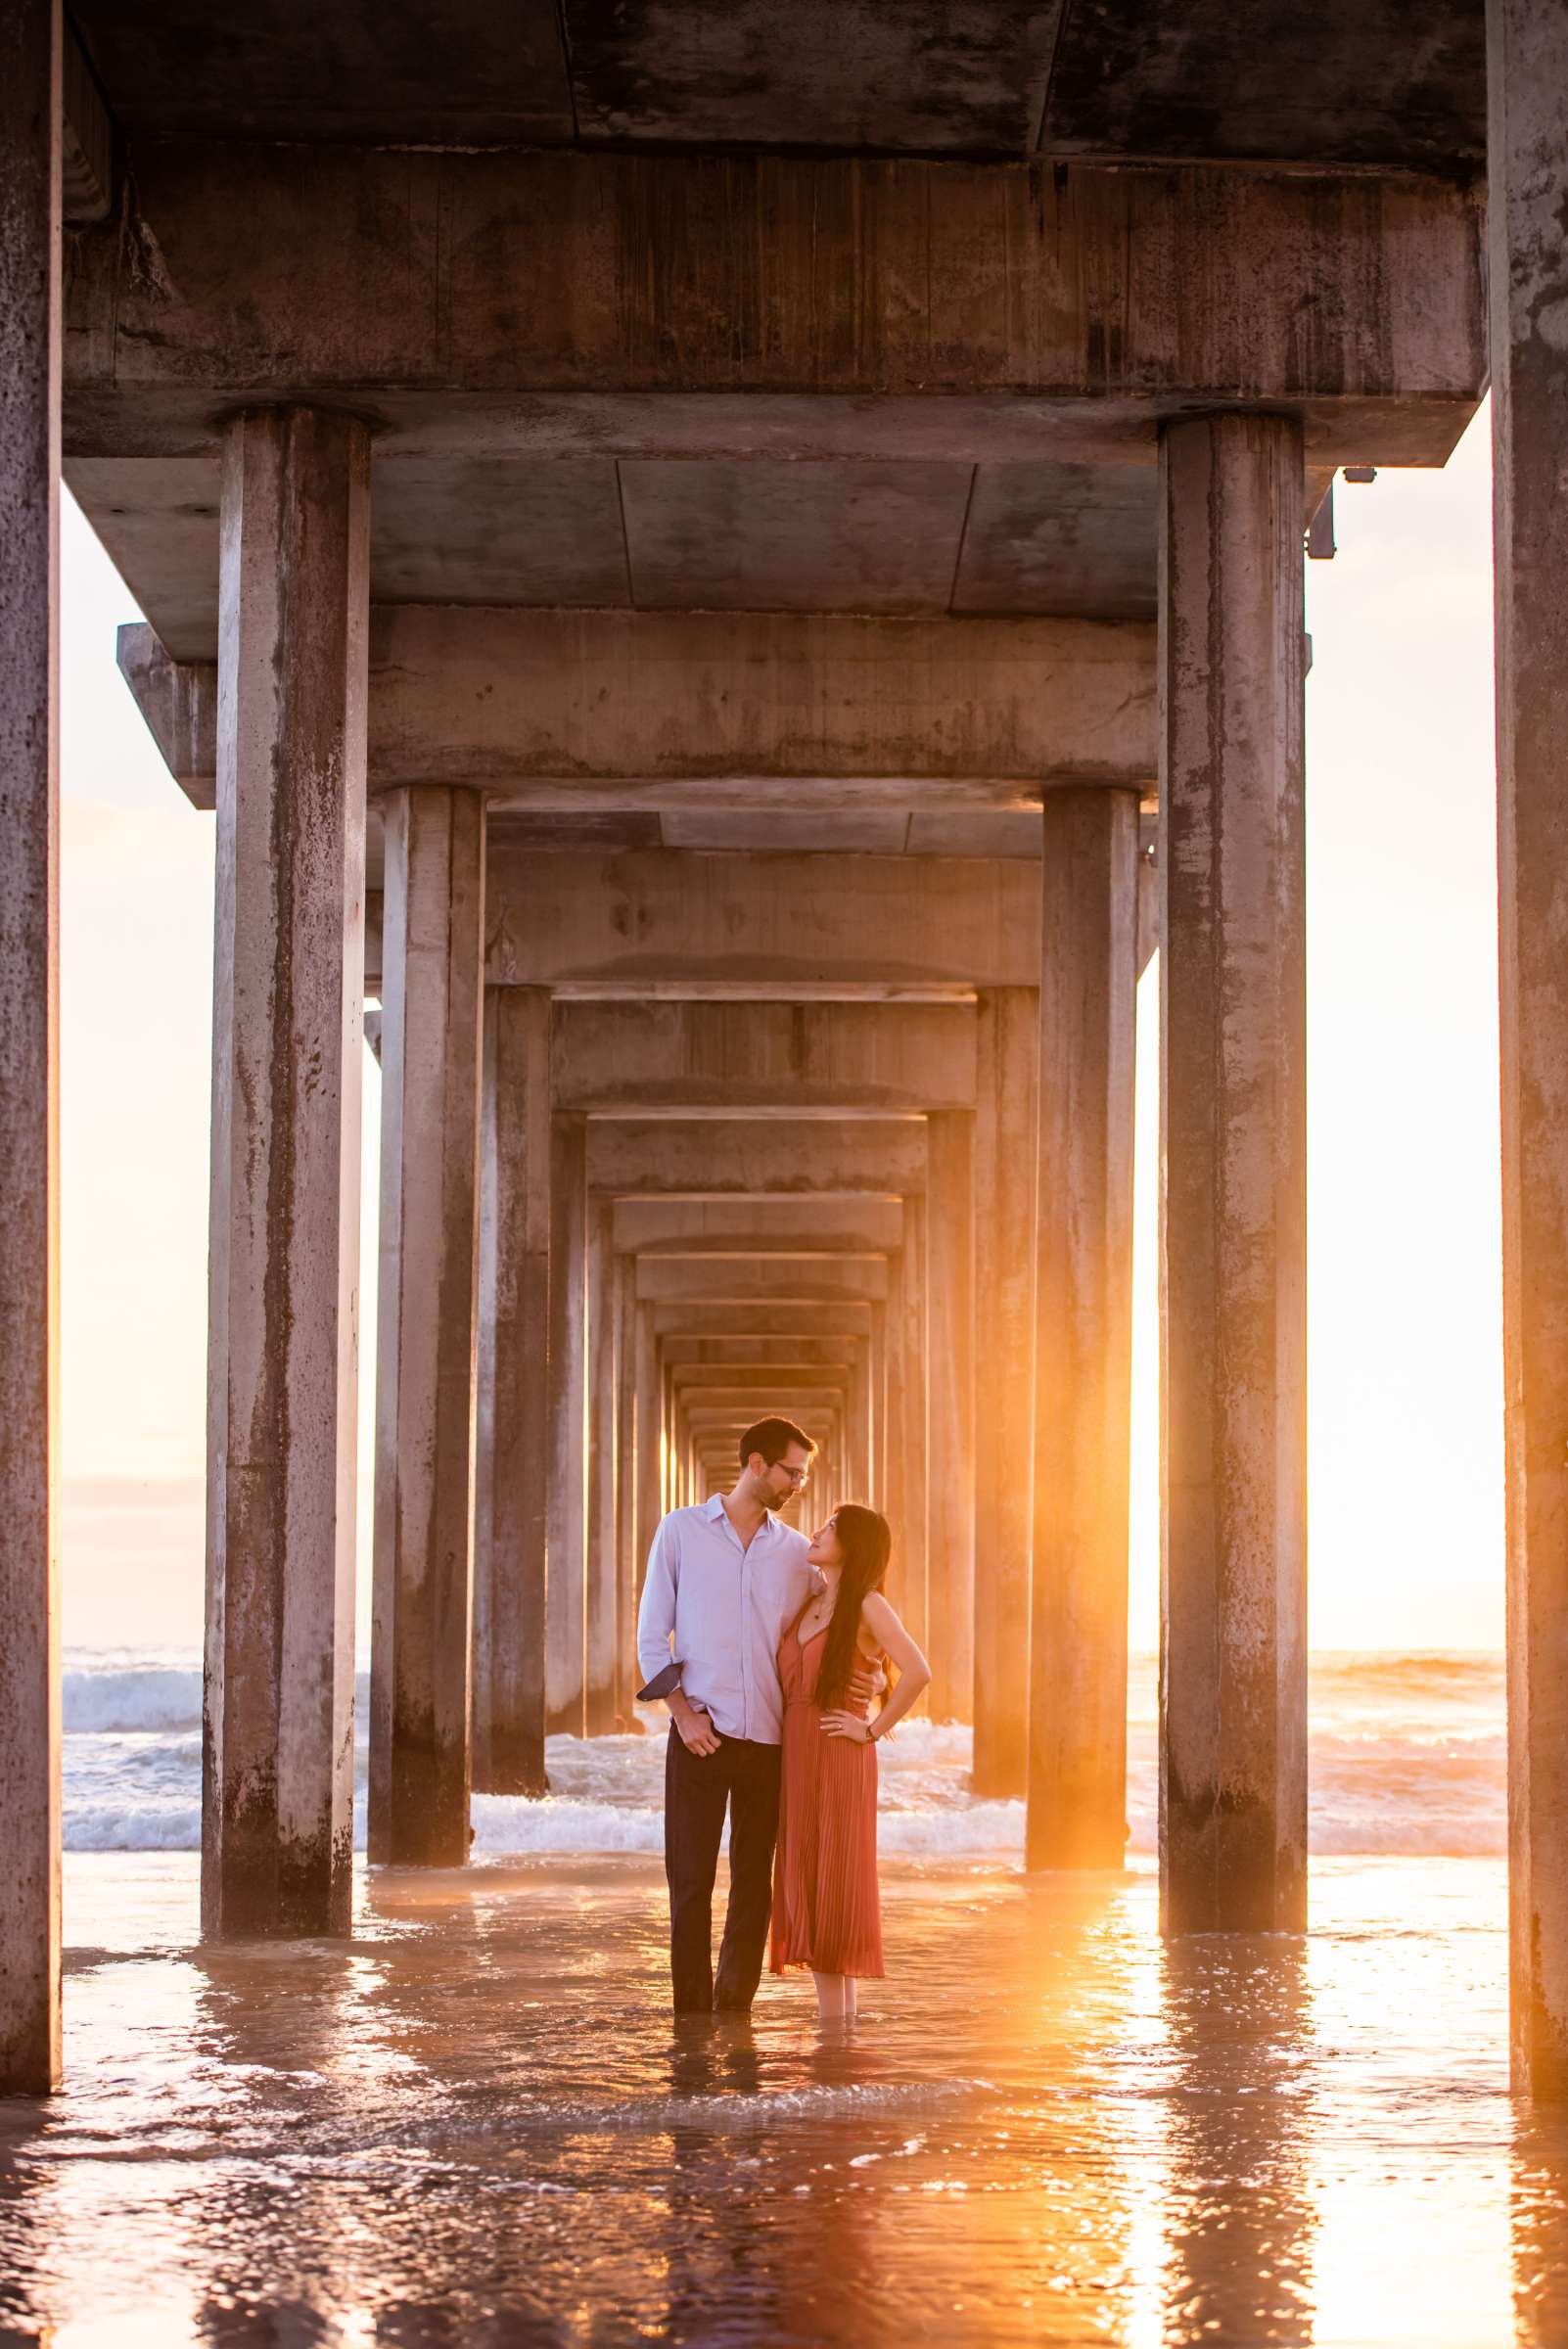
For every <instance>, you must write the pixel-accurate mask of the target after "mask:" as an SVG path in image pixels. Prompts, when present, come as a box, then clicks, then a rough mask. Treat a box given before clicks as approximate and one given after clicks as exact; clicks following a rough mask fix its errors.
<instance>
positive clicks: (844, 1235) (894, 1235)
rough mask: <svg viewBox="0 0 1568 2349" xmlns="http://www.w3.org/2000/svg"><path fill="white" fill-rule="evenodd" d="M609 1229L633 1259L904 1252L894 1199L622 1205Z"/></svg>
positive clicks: (900, 1219)
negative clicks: (699, 1250) (705, 1250)
mask: <svg viewBox="0 0 1568 2349" xmlns="http://www.w3.org/2000/svg"><path fill="white" fill-rule="evenodd" d="M611 1227H612V1230H613V1233H614V1240H615V1246H616V1247H617V1248H618V1249H621V1250H623V1251H624V1252H628V1253H630V1254H632V1255H657V1254H659V1253H660V1252H661V1251H662V1250H668V1249H670V1248H674V1249H676V1250H685V1249H687V1248H688V1247H692V1246H699V1247H700V1246H716V1247H721V1248H725V1249H728V1250H731V1251H739V1252H743V1253H749V1252H750V1251H752V1250H754V1249H769V1248H780V1247H782V1248H805V1247H810V1248H813V1249H831V1250H844V1249H848V1250H851V1251H852V1252H854V1253H859V1254H864V1253H866V1252H868V1251H869V1252H871V1253H875V1254H882V1255H891V1254H892V1252H893V1251H894V1250H895V1249H896V1248H901V1247H902V1246H903V1211H902V1208H901V1206H900V1204H899V1201H898V1200H897V1199H880V1198H879V1199H853V1200H851V1199H823V1198H820V1197H813V1196H811V1195H809V1194H807V1196H806V1197H804V1198H786V1199H768V1200H761V1201H754V1200H750V1199H620V1200H617V1201H615V1202H614V1206H613V1213H612V1221H611Z"/></svg>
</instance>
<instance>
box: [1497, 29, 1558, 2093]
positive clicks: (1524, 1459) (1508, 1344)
mask: <svg viewBox="0 0 1568 2349" xmlns="http://www.w3.org/2000/svg"><path fill="white" fill-rule="evenodd" d="M1487 29H1488V44H1487V67H1488V89H1489V116H1490V120H1489V132H1488V155H1489V164H1490V173H1489V182H1490V187H1491V213H1490V221H1489V233H1490V241H1491V253H1492V267H1491V272H1490V285H1491V299H1492V402H1493V405H1492V427H1493V450H1494V460H1495V467H1494V484H1495V486H1494V498H1495V525H1496V528H1495V544H1496V566H1497V604H1496V611H1497V664H1498V704H1497V712H1498V717H1497V723H1498V880H1499V913H1500V925H1499V948H1500V960H1501V989H1500V993H1501V1010H1502V1186H1503V1191H1502V1201H1503V1212H1502V1280H1503V1292H1502V1305H1503V1313H1502V1324H1503V1355H1504V1376H1505V1413H1504V1427H1505V1434H1506V1450H1507V1477H1506V1489H1507V1543H1508V1840H1509V1886H1510V1895H1509V1939H1510V1945H1511V1960H1512V1962H1511V1974H1510V2007H1511V2019H1512V2044H1513V2070H1514V2079H1515V2083H1516V2085H1517V2086H1518V2087H1519V2088H1521V2089H1524V2090H1527V2091H1533V2092H1534V2094H1535V2095H1537V2096H1541V2097H1543V2098H1546V2099H1549V2100H1551V2101H1552V2102H1555V2103H1562V2102H1564V2101H1565V2100H1568V1675H1565V1673H1564V1657H1565V1655H1568V1581H1565V1578H1564V1573H1563V1560H1564V1556H1565V1554H1568V1449H1565V1444H1564V1436H1565V1432H1568V886H1565V883H1568V836H1565V832H1564V822H1563V757H1564V743H1565V742H1568V520H1565V517H1564V512H1563V478H1564V469H1565V467H1568V349H1565V347H1564V342H1563V335H1562V330H1561V326H1560V323H1559V320H1560V315H1561V307H1562V303H1563V301H1564V299H1565V297H1568V261H1565V257H1564V252H1563V236H1562V218H1563V205H1564V199H1565V196H1568V22H1565V20H1564V17H1563V14H1562V11H1561V10H1559V9H1550V8H1543V7H1539V6H1537V7H1531V6H1526V5H1522V0H1491V4H1490V5H1489V7H1488V10H1487Z"/></svg>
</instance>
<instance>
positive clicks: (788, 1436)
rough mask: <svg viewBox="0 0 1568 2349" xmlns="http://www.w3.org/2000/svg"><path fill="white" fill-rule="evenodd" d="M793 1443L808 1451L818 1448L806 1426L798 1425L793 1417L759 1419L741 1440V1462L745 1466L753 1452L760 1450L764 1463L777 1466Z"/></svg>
mask: <svg viewBox="0 0 1568 2349" xmlns="http://www.w3.org/2000/svg"><path fill="white" fill-rule="evenodd" d="M792 1444H799V1446H800V1448H801V1450H802V1451H806V1452H812V1451H815V1450H816V1446H815V1445H814V1444H813V1443H812V1441H811V1439H810V1437H809V1436H808V1435H807V1432H806V1430H805V1428H804V1427H797V1426H796V1424H795V1422H794V1420H793V1419H759V1420H758V1422H757V1424H756V1426H755V1427H749V1428H748V1429H747V1430H746V1433H745V1434H744V1435H743V1436H742V1438H741V1440H740V1464H741V1466H742V1467H743V1468H744V1467H745V1465H746V1463H747V1461H748V1460H749V1459H750V1458H751V1456H752V1454H753V1452H754V1451H760V1452H761V1455H762V1462H763V1465H764V1466H765V1467H768V1468H775V1467H777V1465H778V1463H779V1461H780V1460H781V1459H782V1458H783V1457H784V1454H785V1453H786V1452H787V1451H788V1450H789V1448H790V1446H791V1445H792Z"/></svg>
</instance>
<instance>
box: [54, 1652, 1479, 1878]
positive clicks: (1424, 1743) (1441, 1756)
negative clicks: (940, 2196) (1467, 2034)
mask: <svg viewBox="0 0 1568 2349" xmlns="http://www.w3.org/2000/svg"><path fill="white" fill-rule="evenodd" d="M367 1718H368V1691H367V1687H366V1683H365V1678H364V1676H363V1675H361V1676H360V1680H359V1684H358V1691H357V1699H356V1722H357V1725H358V1727H359V1732H360V1738H359V1748H358V1771H357V1777H358V1799H357V1804H356V1842H357V1844H358V1846H359V1847H360V1848H361V1849H362V1848H363V1844H364V1776H365V1750H364V1725H365V1722H366V1720H367ZM644 1721H645V1730H644V1733H643V1734H640V1735H623V1736H616V1737H602V1738H596V1739H593V1740H591V1741H589V1742H583V1741H581V1740H579V1739H575V1738H569V1737H555V1738H552V1739H551V1741H550V1745H549V1751H548V1757H547V1760H548V1769H549V1773H550V1783H551V1793H550V1795H549V1797H548V1798H547V1799H545V1800H544V1801H542V1802H527V1801H523V1800H521V1799H517V1798H513V1797H510V1796H501V1795H479V1796H476V1798H475V1801H474V1829H475V1851H476V1856H477V1857H479V1858H482V1859H490V1860H501V1859H506V1858H524V1857H527V1856H529V1855H530V1854H531V1855H556V1856H563V1855H572V1854H590V1853H614V1852H622V1853H644V1854H649V1855H652V1854H657V1853H658V1852H659V1851H660V1850H661V1848H662V1835H661V1823H660V1820H661V1802H662V1795H663V1778H664V1759H663V1757H664V1748H663V1741H662V1737H661V1735H660V1734H659V1731H660V1729H661V1727H662V1723H663V1709H662V1708H659V1709H657V1712H650V1713H648V1714H647V1715H646V1716H645V1717H644ZM1155 1729H1156V1686H1155V1663H1154V1659H1153V1658H1152V1657H1150V1656H1140V1657H1137V1658H1135V1659H1134V1660H1133V1666H1132V1671H1131V1675H1130V1691H1129V1717H1128V1771H1129V1777H1128V1816H1129V1824H1130V1829H1131V1835H1130V1848H1131V1850H1132V1852H1133V1853H1134V1854H1137V1853H1148V1852H1152V1851H1153V1849H1154V1845H1155V1826H1156V1743H1155ZM1504 1760H1505V1752H1504V1721H1503V1674H1502V1659H1501V1657H1500V1655H1498V1654H1493V1653H1467V1654H1454V1653H1441V1654H1440V1653H1426V1654H1417V1653H1411V1654H1395V1653H1384V1652H1369V1653H1365V1654H1359V1653H1347V1652H1337V1651H1327V1652H1322V1653H1319V1654H1317V1655H1315V1656H1314V1658H1313V1664H1312V1848H1313V1850H1314V1852H1315V1853H1318V1854H1320V1855H1339V1856H1358V1855H1373V1854H1396V1855H1405V1856H1407V1857H1415V1856H1424V1857H1439V1856H1448V1857H1453V1858H1469V1859H1479V1858H1487V1857H1492V1856H1495V1855H1497V1854H1499V1853H1501V1852H1502V1851H1503V1849H1504V1848H1505V1839H1506V1818H1505V1808H1504V1804H1505V1795H1504ZM879 1766H880V1772H881V1786H882V1814H881V1824H880V1842H881V1848H882V1850H883V1852H884V1853H885V1854H887V1855H888V1856H889V1857H892V1858H904V1859H919V1858H931V1859H950V1860H955V1861H958V1860H966V1859H967V1860H971V1861H991V1862H997V1863H1002V1864H1005V1863H1007V1862H1009V1861H1012V1862H1016V1861H1017V1860H1018V1858H1019V1857H1020V1856H1021V1854H1022V1850H1023V1835H1024V1820H1023V1806H1022V1805H1021V1804H1020V1803H1007V1802H984V1801H979V1800H977V1799H976V1798H975V1797H974V1795H972V1794H971V1793H970V1791H969V1783H968V1767H969V1732H968V1731H967V1730H966V1729H961V1728H956V1727H938V1726H936V1725H934V1724H931V1723H929V1722H911V1723H907V1724H905V1725H904V1726H903V1727H902V1728H900V1730H899V1733H898V1736H897V1737H896V1738H894V1739H893V1740H891V1741H890V1742H889V1744H887V1745H886V1746H885V1747H884V1748H883V1751H882V1754H881V1755H880V1756H879ZM201 1793H202V1676H201V1667H200V1659H199V1657H198V1656H197V1655H196V1654H195V1653H194V1652H193V1651H188V1650H132V1649H124V1648H114V1649H110V1648H104V1649H87V1648H82V1649H75V1650H72V1651H69V1652H68V1655H67V1658H66V1672H65V1840H66V1848H67V1850H68V1851H71V1852H151V1851H196V1850H199V1849H200V1846H201V1825H202V1819H201Z"/></svg>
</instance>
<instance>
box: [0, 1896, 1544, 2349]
mask: <svg viewBox="0 0 1568 2349" xmlns="http://www.w3.org/2000/svg"><path fill="white" fill-rule="evenodd" d="M194 1891H195V1881H194V1868H193V1867H192V1866H191V1865H189V1864H188V1863H187V1862H186V1860H185V1859H184V1858H183V1856H163V1857H161V1858H157V1857H144V1858H142V1859H140V1860H136V1861H123V1860H122V1861H115V1862H110V1861H104V1862H95V1863H92V1864H89V1865H78V1866H77V1867H76V1869H75V1871H74V1876H73V1882H72V1895H71V1898H72V1906H71V1911H70V1914H69V1932H70V1938H71V1940H72V1943H73V1945H74V1951H75V1954H74V1955H73V1957H72V1960H71V1970H70V1974H69V1998H68V2020H69V2028H70V2034H71V2042H70V2044H71V2048H72V2051H73V2052H72V2069H71V2073H70V2077H69V2084H68V2088H67V2092H66V2094H65V2095H64V2096H62V2097H60V2098H59V2099H58V2100H57V2101H56V2102H55V2103H54V2104H53V2105H51V2106H50V2107H48V2108H47V2110H45V2111H39V2110H37V2109H35V2108H26V2107H22V2106H10V2107H6V2108H0V2332H3V2330H4V2328H5V2327H6V2326H10V2327H11V2328H12V2330H13V2332H17V2333H20V2334H21V2336H22V2337H23V2338H32V2337H37V2336H38V2335H39V2334H40V2333H41V2332H42V2330H43V2328H44V2327H45V2326H56V2327H57V2328H58V2330H57V2333H56V2335H55V2337H56V2338H58V2340H59V2341H60V2342H61V2343H62V2344H64V2349H92V2345H93V2344H96V2343H99V2342H103V2343H109V2344H113V2345H114V2349H124V2345H125V2344H128V2343H130V2342H132V2341H134V2340H138V2339H141V2338H145V2339H147V2340H149V2341H154V2340H156V2341H157V2342H158V2343H160V2344H164V2343H170V2344H172V2343H178V2342H181V2341H200V2342H209V2343H224V2344H228V2343H245V2344H250V2343H266V2344H275V2345H277V2349H284V2345H287V2349H296V2345H297V2344H299V2345H303V2344H308V2343H314V2342H318V2341H323V2342H325V2341H331V2342H397V2343H406V2344H409V2345H410V2349H423V2345H426V2344H433V2343H445V2342H457V2341H461V2342H464V2343H478V2344H481V2345H487V2344H491V2343H494V2344H500V2343H503V2342H504V2343H508V2344H510V2343H516V2342H530V2341H534V2340H537V2341H540V2342H552V2343H553V2342H557V2341H561V2342H565V2341H579V2340H581V2341H593V2342H600V2341H614V2340H619V2339H623V2338H632V2337H641V2338H644V2339H652V2340H663V2341H669V2342H678V2341H700V2340H712V2339H715V2338H721V2339H723V2340H725V2341H734V2342H742V2343H744V2342H750V2341H764V2340H765V2341H769V2342H774V2341H802V2342H806V2341H822V2342H838V2341H853V2342H855V2343H858V2344H866V2345H868V2349H879V2345H880V2344H882V2343H885V2342H886V2343H890V2344H891V2343H894V2342H899V2343H901V2342H904V2341H907V2340H908V2339H910V2338H922V2339H924V2338H943V2339H954V2338H961V2339H963V2340H965V2341H966V2342H968V2341H979V2342H992V2341H996V2342H1000V2341H1014V2340H1017V2339H1020V2338H1026V2337H1027V2338H1032V2339H1037V2340H1042V2341H1062V2342H1065V2341H1077V2342H1081V2341H1100V2342H1126V2343H1128V2344H1130V2345H1131V2349H1149V2345H1152V2344H1166V2343H1171V2344H1176V2343H1189V2342H1191V2343H1196V2342H1199V2341H1205V2342H1208V2341H1218V2342H1222V2343H1223V2342H1243V2341H1246V2342H1277V2343H1286V2344H1289V2343H1307V2342H1323V2343H1326V2342H1329V2341H1338V2342H1356V2343H1373V2342H1389V2343H1394V2342H1400V2343H1410V2344H1420V2349H1434V2345H1435V2344H1438V2343H1455V2344H1456V2343H1459V2342H1474V2343H1486V2344H1488V2345H1489V2349H1490V2345H1492V2344H1496V2343H1498V2342H1499V2341H1504V2340H1506V2339H1508V2338H1509V2337H1510V2335H1511V2334H1515V2333H1516V2336H1517V2338H1518V2339H1519V2340H1521V2341H1524V2342H1528V2343H1531V2344H1537V2345H1539V2349H1545V2344H1547V2343H1552V2344H1556V2343H1558V2342H1561V2341H1563V2340H1564V2339H1565V2338H1568V2333H1565V2331H1564V2326H1563V2312H1564V2308H1565V2305H1568V2255H1565V2237H1564V2209H1565V2201H1564V2178H1565V2159H1568V2148H1565V2146H1564V2143H1563V2142H1562V2141H1560V2140H1559V2139H1557V2138H1555V2137H1553V2136H1551V2135H1548V2134H1546V2133H1544V2132H1542V2131H1540V2130H1535V2131H1533V2132H1531V2133H1530V2134H1528V2135H1521V2136H1519V2137H1518V2138H1517V2139H1515V2138H1514V2135H1513V2128H1514V2118H1513V2114H1512V2110H1511V2107H1510V2105H1509V2102H1508V2098H1507V2095H1506V2065H1505V2050H1504V2048H1503V2043H1502V2011H1501V1986H1502V1940H1501V1923H1502V1912H1501V1876H1500V1870H1499V1869H1498V1868H1497V1867H1496V1866H1495V1865H1492V1864H1490V1863H1475V1864H1469V1863H1457V1862H1440V1863H1420V1862H1399V1863H1342V1864H1335V1865H1329V1866H1327V1867H1325V1868H1323V1869H1321V1870H1320V1871H1319V1876H1318V1879H1317V1884H1316V1890H1315V1896H1314V1897H1315V1904H1316V1907H1315V1913H1314V1931H1313V1933H1312V1935H1311V1936H1310V1938H1309V1939H1308V1940H1307V1941H1305V1942H1296V1941H1290V1940H1287V1939H1283V1938H1279V1937H1261V1938H1259V1939H1256V1940H1240V1939H1237V1940H1224V1939H1215V1940H1197V1941H1194V1942H1192V1943H1190V1944H1188V1945H1186V1946H1184V1947H1182V1948H1179V1949H1176V1950H1171V1951H1164V1950H1162V1948H1161V1946H1160V1944H1159V1942H1158V1940H1157V1938H1156V1935H1155V1931H1154V1902H1153V1890H1152V1885H1151V1882H1150V1879H1149V1878H1148V1876H1147V1875H1144V1874H1133V1875H1130V1876H1128V1877H1125V1878H1109V1877H1107V1878H1101V1879H1077V1880H1075V1879H1069V1878H1061V1879H1055V1880H1051V1879H1039V1880H1035V1881H1027V1880H1025V1879H1023V1878H1020V1877H1017V1876H1013V1875H1008V1874H1003V1873H997V1872H969V1871H966V1870H963V1869H953V1868H950V1869H948V1870H946V1871H945V1872H944V1871H942V1870H940V1869H937V1868H933V1867H932V1866H930V1865H925V1866H918V1867H917V1866H914V1865H906V1866H903V1867H901V1868H900V1867H894V1868H891V1869H890V1870H889V1876H888V1883H887V1925H888V1936H889V1951H890V1960H891V1963H892V1965H893V1968H894V1972H893V1975H892V1979H891V1980H890V1982H889V1983H888V1984H887V1985H886V1986H885V1987H883V1988H880V1989H878V1990H876V1991H875V1992H874V1993H872V1994H871V1995H870V1996H869V1997H868V2000H867V2010H866V2013H865V2015H864V2018H863V2020H862V2021H861V2022H860V2023H859V2024H858V2025H857V2026H855V2027H854V2028H853V2029H849V2030H842V2029H841V2030H839V2031H837V2032H836V2033H825V2032H823V2031H822V2030H821V2029H819V2027H818V2026H817V2023H816V2020H815V2015H814V2006H813V2003H812V2000H811V1996H810V1992H809V1989H808V1987H807V1986H806V1985H804V1984H803V1983H800V1982H796V1981H791V1982H788V1983H785V1984H783V1985H777V1984H767V1985H764V1989H763V1994H762V1997H761V2000H760V2001H759V2004H758V2008H757V2011H756V2016H755V2018H754V2020H753V2022H752V2023H751V2024H746V2023H744V2022H737V2021H735V2020H733V2019H725V2020H721V2021H715V2022H713V2023H708V2022H704V2023H700V2024H694V2025H685V2026H682V2027H681V2029H679V2030H678V2031H677V2030H676V2029H675V2027H674V2026H673V2024H672V2022H671V2020H670V2018H669V2013H668V2008H667V1988H666V1977H665V1954H664V1897H663V1884H662V1881H661V1880H660V1877H659V1875H658V1872H657V1870H656V1869H655V1868H654V1867H652V1866H650V1865H647V1864H646V1863H645V1862H642V1861H625V1860H619V1861H613V1860H606V1861H601V1862H592V1861H588V1862H579V1863H575V1864H565V1865H553V1864H552V1865H546V1864H541V1863H533V1864H530V1865H524V1866H518V1867H514V1868H512V1869H509V1870H502V1869H474V1870H472V1871H470V1872H468V1873H466V1874H462V1875H453V1876H433V1877H426V1878H413V1877H397V1876H392V1875H386V1876H381V1877H378V1878H377V1879H376V1880H375V1881H374V1882H373V1883H371V1884H369V1885H362V1886H361V1890H360V1913H359V1918H358V1929H357V1935H356V1939H355V1940H354V1941H353V1942H352V1943H351V1944H347V1945H326V1944H321V1945H307V1946H303V1947H300V1946H293V1947H279V1948H272V1947H256V1946H251V1947H244V1948H236V1947H230V1948H225V1949H220V1950H210V1951H201V1950H195V1951H193V1950H192V1949H191V1947H190V1946H189V1944H188V1943H187V1942H186V1941H185V1939H184V1935H185V1933H186V1932H188V1931H189V1928H190V1926H191V1924H192V1923H193V1922H194ZM1510 2216H1511V2223H1512V2277H1511V2288H1510V2273H1509V2254H1508V2241H1509V2238H1508V2228H1509V2223H1510ZM138 2326H139V2327H140V2328H141V2329H140V2330H138V2329H137V2327H138Z"/></svg>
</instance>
